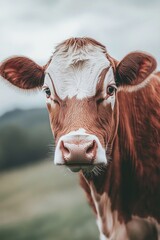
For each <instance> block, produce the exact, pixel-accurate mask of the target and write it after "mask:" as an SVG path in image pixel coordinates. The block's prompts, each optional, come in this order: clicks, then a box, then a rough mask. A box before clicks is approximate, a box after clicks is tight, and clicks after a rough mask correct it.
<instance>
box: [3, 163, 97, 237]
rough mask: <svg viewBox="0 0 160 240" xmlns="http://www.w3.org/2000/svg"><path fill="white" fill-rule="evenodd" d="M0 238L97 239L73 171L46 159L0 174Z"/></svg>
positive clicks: (94, 226)
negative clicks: (59, 166)
mask: <svg viewBox="0 0 160 240" xmlns="http://www.w3.org/2000/svg"><path fill="white" fill-rule="evenodd" d="M0 239H1V240H32V239H33V240H42V239H44V240H51V239H52V240H54V239H55V240H82V239H83V240H84V239H90V240H91V239H93V240H96V239H98V230H97V227H96V224H95V218H94V215H93V214H92V211H91V209H90V208H89V206H88V205H87V203H86V199H85V194H84V193H83V191H82V190H81V188H80V186H79V184H78V177H77V176H76V174H72V173H69V172H68V171H67V170H65V169H63V168H57V167H55V166H53V163H52V162H51V161H48V160H46V161H45V162H42V163H38V164H35V165H32V166H28V167H25V168H20V169H18V170H12V171H9V172H3V173H1V175H0Z"/></svg>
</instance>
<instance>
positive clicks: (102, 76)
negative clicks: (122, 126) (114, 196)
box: [43, 42, 117, 171]
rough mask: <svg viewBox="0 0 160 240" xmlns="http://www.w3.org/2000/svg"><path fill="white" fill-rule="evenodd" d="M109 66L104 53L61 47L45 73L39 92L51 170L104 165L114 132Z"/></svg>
mask: <svg viewBox="0 0 160 240" xmlns="http://www.w3.org/2000/svg"><path fill="white" fill-rule="evenodd" d="M116 89H117V87H116V82H115V77H114V72H113V66H112V65H111V62H110V61H109V60H108V59H107V57H106V52H105V51H104V48H102V47H101V46H98V45H96V46H95V45H93V44H90V43H88V44H83V43H82V42H81V45H80V46H77V45H76V44H75V45H70V46H68V45H63V46H61V47H60V48H58V49H57V51H56V52H55V53H54V54H53V57H52V60H51V62H50V64H49V66H48V67H47V69H46V70H45V80H44V85H43V90H44V91H45V92H46V102H47V106H48V110H49V115H50V123H51V128H52V131H53V134H54V137H55V142H56V149H55V160H54V161H55V164H58V165H61V164H66V165H68V166H69V167H70V168H71V170H73V171H78V170H80V169H81V168H85V169H86V168H90V169H92V168H93V165H98V164H101V165H105V164H107V162H108V159H107V158H108V157H107V154H106V153H107V152H108V154H109V151H106V150H109V149H110V148H111V146H110V144H111V139H112V138H113V134H114V132H115V128H116V121H115V119H114V117H113V113H114V108H115V98H116Z"/></svg>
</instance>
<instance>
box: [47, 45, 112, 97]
mask: <svg viewBox="0 0 160 240" xmlns="http://www.w3.org/2000/svg"><path fill="white" fill-rule="evenodd" d="M109 66H110V62H109V60H108V59H107V57H106V53H105V52H104V49H102V48H101V47H100V46H94V45H92V44H88V45H85V46H83V47H77V48H75V46H70V47H69V46H61V47H60V48H59V49H58V50H57V51H56V52H55V53H54V54H53V57H52V60H51V62H50V64H49V66H48V68H47V69H46V77H45V83H46V84H47V85H49V86H51V84H50V83H49V81H51V80H50V78H51V79H52V80H53V83H54V87H55V89H56V92H57V94H58V96H59V97H60V98H61V99H64V98H66V97H69V98H72V97H73V96H76V98H78V99H83V98H86V97H91V96H94V95H95V93H96V86H97V83H98V81H99V76H100V73H101V72H102V71H103V69H105V68H108V67H109ZM48 75H49V76H50V78H49V77H48ZM109 76H110V79H109V81H111V78H112V77H113V74H109ZM51 90H52V89H51Z"/></svg>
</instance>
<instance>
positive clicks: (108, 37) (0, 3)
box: [0, 0, 160, 115]
mask: <svg viewBox="0 0 160 240" xmlns="http://www.w3.org/2000/svg"><path fill="white" fill-rule="evenodd" d="M0 10H1V12H0V60H1V61H2V60H4V59H5V58H8V57H9V56H12V55H25V56H28V57H30V58H32V59H33V60H35V61H36V62H37V63H39V64H42V65H44V64H45V63H46V62H47V60H48V59H49V57H50V56H51V54H52V52H53V51H54V46H55V45H56V44H57V43H59V42H61V41H63V40H65V39H66V38H69V37H81V36H88V37H92V38H95V39H96V40H98V41H100V42H101V43H103V44H105V45H106V46H107V49H108V52H109V53H110V55H111V56H113V57H114V58H117V59H118V60H120V59H121V58H123V57H124V55H126V54H127V53H129V52H130V51H134V50H143V51H147V52H149V53H151V54H152V55H153V56H155V57H156V59H157V61H158V64H159V67H160V1H159V0H152V1H151V0H121V1H120V0H81V1H77V0H14V1H12V0H5V1H4V0H0ZM37 106H38V107H41V106H45V97H44V96H43V94H42V93H37V94H35V93H30V94H29V95H28V94H27V92H23V91H20V90H18V91H17V89H16V88H14V87H12V86H10V85H7V84H6V83H5V81H4V80H3V79H2V78H1V79H0V115H1V114H3V113H4V112H6V111H9V110H12V109H14V108H32V107H37Z"/></svg>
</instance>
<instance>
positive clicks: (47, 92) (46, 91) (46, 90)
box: [43, 87, 59, 104]
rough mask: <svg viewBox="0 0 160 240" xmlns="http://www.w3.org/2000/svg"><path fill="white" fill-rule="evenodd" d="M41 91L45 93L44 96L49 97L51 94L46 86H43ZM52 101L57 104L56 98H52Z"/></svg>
mask: <svg viewBox="0 0 160 240" xmlns="http://www.w3.org/2000/svg"><path fill="white" fill-rule="evenodd" d="M43 91H44V92H45V93H46V98H50V96H51V91H50V89H49V88H48V87H46V88H44V89H43ZM52 101H53V102H54V103H55V104H59V102H58V100H56V99H52Z"/></svg>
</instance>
